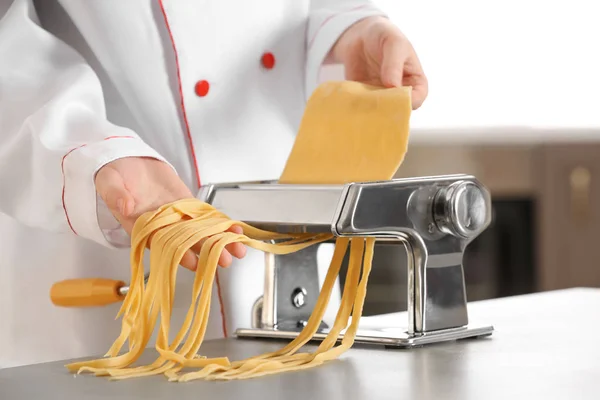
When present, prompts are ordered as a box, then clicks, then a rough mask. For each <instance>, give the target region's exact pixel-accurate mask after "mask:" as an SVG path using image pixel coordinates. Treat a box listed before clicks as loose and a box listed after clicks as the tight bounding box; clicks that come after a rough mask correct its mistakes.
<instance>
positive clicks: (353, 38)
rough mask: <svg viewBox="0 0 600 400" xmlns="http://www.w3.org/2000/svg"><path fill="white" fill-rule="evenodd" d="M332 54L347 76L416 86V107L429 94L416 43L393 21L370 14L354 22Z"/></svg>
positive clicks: (380, 83)
mask: <svg viewBox="0 0 600 400" xmlns="http://www.w3.org/2000/svg"><path fill="white" fill-rule="evenodd" d="M330 56H331V57H332V58H333V61H334V62H339V63H342V64H343V65H344V67H345V69H346V79H349V80H352V81H358V82H362V83H366V84H370V85H375V86H383V87H400V86H411V87H412V105H413V109H415V110H416V109H417V108H419V107H421V105H422V104H423V102H424V101H425V98H426V97H427V91H428V85H427V78H426V77H425V73H424V72H423V68H422V67H421V62H420V61H419V58H418V57H417V53H416V52H415V49H414V48H413V46H412V44H411V43H410V42H409V41H408V39H407V38H406V37H405V36H404V34H403V33H402V32H401V31H400V29H398V27H396V26H395V25H394V24H393V23H392V22H391V21H389V20H388V19H387V18H384V17H368V18H365V19H362V20H360V21H358V22H357V23H355V24H354V25H352V26H351V27H350V28H348V29H347V30H346V32H344V33H343V34H342V36H341V37H340V39H339V40H338V41H337V42H336V44H335V45H334V47H333V49H332V51H331V53H330Z"/></svg>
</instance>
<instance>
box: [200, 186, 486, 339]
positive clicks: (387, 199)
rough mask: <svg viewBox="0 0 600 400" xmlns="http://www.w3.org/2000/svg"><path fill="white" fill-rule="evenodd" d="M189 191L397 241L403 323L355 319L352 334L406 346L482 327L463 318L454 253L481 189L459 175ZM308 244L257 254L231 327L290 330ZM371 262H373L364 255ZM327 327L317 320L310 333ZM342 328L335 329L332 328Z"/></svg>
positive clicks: (294, 224) (469, 229)
mask: <svg viewBox="0 0 600 400" xmlns="http://www.w3.org/2000/svg"><path fill="white" fill-rule="evenodd" d="M199 197H200V199H201V200H202V201H205V202H207V203H210V204H212V205H213V206H214V207H216V208H217V209H219V210H220V211H222V212H224V213H225V214H226V215H228V216H229V217H230V218H232V219H235V220H240V221H244V222H246V223H248V224H250V225H253V226H256V227H257V228H262V229H265V230H269V231H275V232H282V233H299V232H331V233H333V235H334V236H335V237H341V236H347V237H353V236H354V237H356V236H360V237H366V236H371V237H376V238H377V245H376V250H375V251H376V252H377V246H378V245H380V244H383V245H390V244H391V245H401V246H405V248H406V254H407V258H408V260H407V265H408V268H407V273H408V276H407V295H408V299H407V304H408V307H407V313H406V314H407V325H406V327H405V329H404V328H403V329H401V330H393V329H386V327H382V329H373V328H369V330H363V329H359V331H358V333H357V336H356V339H355V341H356V342H357V343H374V344H383V345H386V346H390V347H411V346H417V345H424V344H429V343H435V342H440V341H447V340H457V339H464V338H470V337H481V336H488V335H491V334H492V332H493V327H492V326H485V325H484V326H474V325H472V324H470V323H469V318H468V312H467V298H466V290H465V280H464V270H463V265H462V262H463V254H464V251H465V249H466V247H467V245H468V244H469V243H470V242H471V241H472V240H473V239H475V238H476V237H477V236H478V235H479V234H480V233H481V232H483V231H484V230H485V229H486V228H487V227H488V226H489V224H490V222H491V199H490V194H489V192H488V190H487V189H486V188H485V187H484V186H483V185H482V184H481V183H480V182H479V181H477V179H475V178H474V177H473V176H469V175H446V176H429V177H416V178H408V179H393V180H389V181H381V182H358V183H349V184H345V185H286V184H279V183H277V182H274V181H263V182H248V183H230V184H216V185H207V186H204V187H203V188H202V189H201V191H200V193H199ZM317 267H318V265H317V246H310V247H309V248H307V249H304V250H302V251H299V252H297V253H292V254H287V255H273V254H266V255H265V287H264V293H263V296H262V297H261V298H259V299H258V300H257V302H256V303H255V307H254V310H253V318H252V326H251V327H249V328H241V329H238V330H237V331H236V336H237V337H247V338H281V339H291V338H294V337H296V336H297V335H298V333H299V332H300V331H301V329H302V327H303V326H304V324H305V323H306V321H307V320H308V318H309V317H310V314H311V312H312V310H313V307H314V305H315V303H316V300H317V297H318V294H319V290H320V288H319V280H318V271H317ZM373 268H377V265H375V264H374V265H373ZM327 332H328V327H327V325H326V324H325V323H322V324H321V327H320V329H319V331H318V332H317V334H315V335H314V337H313V340H322V339H323V338H325V336H326V335H327ZM342 335H343V333H342Z"/></svg>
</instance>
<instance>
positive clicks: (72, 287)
mask: <svg viewBox="0 0 600 400" xmlns="http://www.w3.org/2000/svg"><path fill="white" fill-rule="evenodd" d="M123 286H125V282H123V281H115V280H112V279H100V278H90V279H68V280H65V281H61V282H56V283H55V284H54V285H52V288H51V289H50V299H51V300H52V303H53V304H54V305H56V306H60V307H94V306H104V305H107V304H112V303H116V302H118V301H121V300H123V299H124V298H125V296H124V295H122V294H121V293H120V291H119V289H120V288H121V287H123Z"/></svg>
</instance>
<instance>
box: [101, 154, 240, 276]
mask: <svg viewBox="0 0 600 400" xmlns="http://www.w3.org/2000/svg"><path fill="white" fill-rule="evenodd" d="M95 182H96V191H97V192H98V194H99V195H100V197H101V198H102V200H104V202H105V203H106V205H107V206H108V208H109V209H110V211H111V212H112V214H113V215H114V216H115V218H116V219H117V220H118V221H119V222H120V223H121V225H122V226H123V229H125V231H126V232H127V233H128V234H130V235H131V231H132V229H133V226H134V224H135V221H136V219H137V218H138V217H139V216H140V215H142V214H144V213H145V212H148V211H154V210H156V209H157V208H159V207H161V206H163V205H165V204H167V203H171V202H173V201H176V200H181V199H185V198H194V195H193V194H192V192H191V191H190V190H189V188H188V187H187V186H186V185H185V183H183V181H182V180H181V179H180V178H179V176H177V174H176V173H175V171H173V169H172V168H171V167H170V166H169V165H167V164H166V163H164V162H162V161H160V160H156V159H153V158H146V157H126V158H120V159H118V160H115V161H112V162H110V163H108V164H106V165H105V166H104V167H102V168H101V169H100V170H99V171H98V173H97V174H96V179H95ZM230 231H231V232H235V233H242V228H241V227H239V226H233V227H231V229H230ZM200 247H201V245H200V244H197V245H196V246H194V247H193V248H192V250H191V251H188V252H187V253H186V254H185V255H184V256H183V258H182V259H181V265H182V266H183V267H185V268H188V269H190V270H192V271H193V270H195V269H196V266H197V262H198V257H197V254H198V252H199V251H200ZM245 255H246V247H245V246H244V245H242V244H241V243H232V244H230V245H228V246H227V247H226V248H225V250H224V251H223V253H221V256H220V258H219V265H220V266H222V267H228V266H229V265H231V263H232V261H233V258H232V256H233V257H236V258H242V257H244V256H245Z"/></svg>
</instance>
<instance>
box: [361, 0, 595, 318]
mask: <svg viewBox="0 0 600 400" xmlns="http://www.w3.org/2000/svg"><path fill="white" fill-rule="evenodd" d="M373 1H374V3H376V4H377V5H378V6H380V7H381V8H382V9H384V11H386V12H387V13H388V14H389V16H390V17H391V18H392V19H393V20H394V21H395V22H396V23H397V24H398V25H399V26H400V28H401V29H402V30H403V32H404V33H405V34H406V35H407V37H408V38H409V39H410V40H411V41H412V43H413V45H414V47H415V49H416V51H417V54H418V55H419V57H420V59H421V61H422V64H423V67H424V69H425V71H426V73H427V75H428V78H429V82H430V93H429V98H428V100H427V101H426V102H425V104H424V106H423V107H422V108H421V109H419V110H418V111H416V112H414V114H413V117H412V120H411V125H412V127H411V139H410V148H409V152H408V154H407V158H406V160H405V161H404V163H403V165H402V167H401V168H400V170H399V171H398V174H397V177H408V176H423V175H440V174H451V173H468V174H474V175H475V176H476V177H477V178H478V179H480V180H481V181H482V182H483V183H484V184H485V185H486V186H487V187H488V188H489V189H490V190H491V192H492V196H493V208H494V210H493V222H492V226H491V227H490V228H489V229H488V230H487V231H486V232H485V233H484V234H482V235H481V236H480V237H479V238H477V239H476V240H475V241H474V242H472V243H471V245H470V246H469V247H468V249H467V255H466V259H465V260H464V264H465V275H466V276H465V279H466V283H467V292H468V293H467V296H468V299H469V301H472V300H480V299H489V298H497V297H503V296H509V295H516V294H525V293H532V292H537V291H547V290H554V289H561V288H568V287H576V286H587V287H600V260H599V251H598V248H600V22H599V20H598V16H599V15H600V3H599V2H597V1H593V0H587V1H582V0H575V1H564V0H563V1H552V0H551V1H538V0H520V1H516V0H505V1H502V2H500V1H496V2H490V1H472V0H454V1H422V0H421V1H404V0H401V1H399V0H373ZM387 249H389V250H385V251H378V252H376V253H375V254H376V256H375V257H376V259H375V263H376V264H378V268H374V269H373V272H372V278H371V280H370V288H369V290H368V292H367V293H368V299H367V305H366V307H365V314H366V315H370V314H379V313H386V312H394V311H398V310H401V309H406V290H405V289H406V263H405V262H404V256H403V254H401V252H402V251H403V250H402V249H393V248H392V246H390V247H387ZM399 252H400V253H399Z"/></svg>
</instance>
